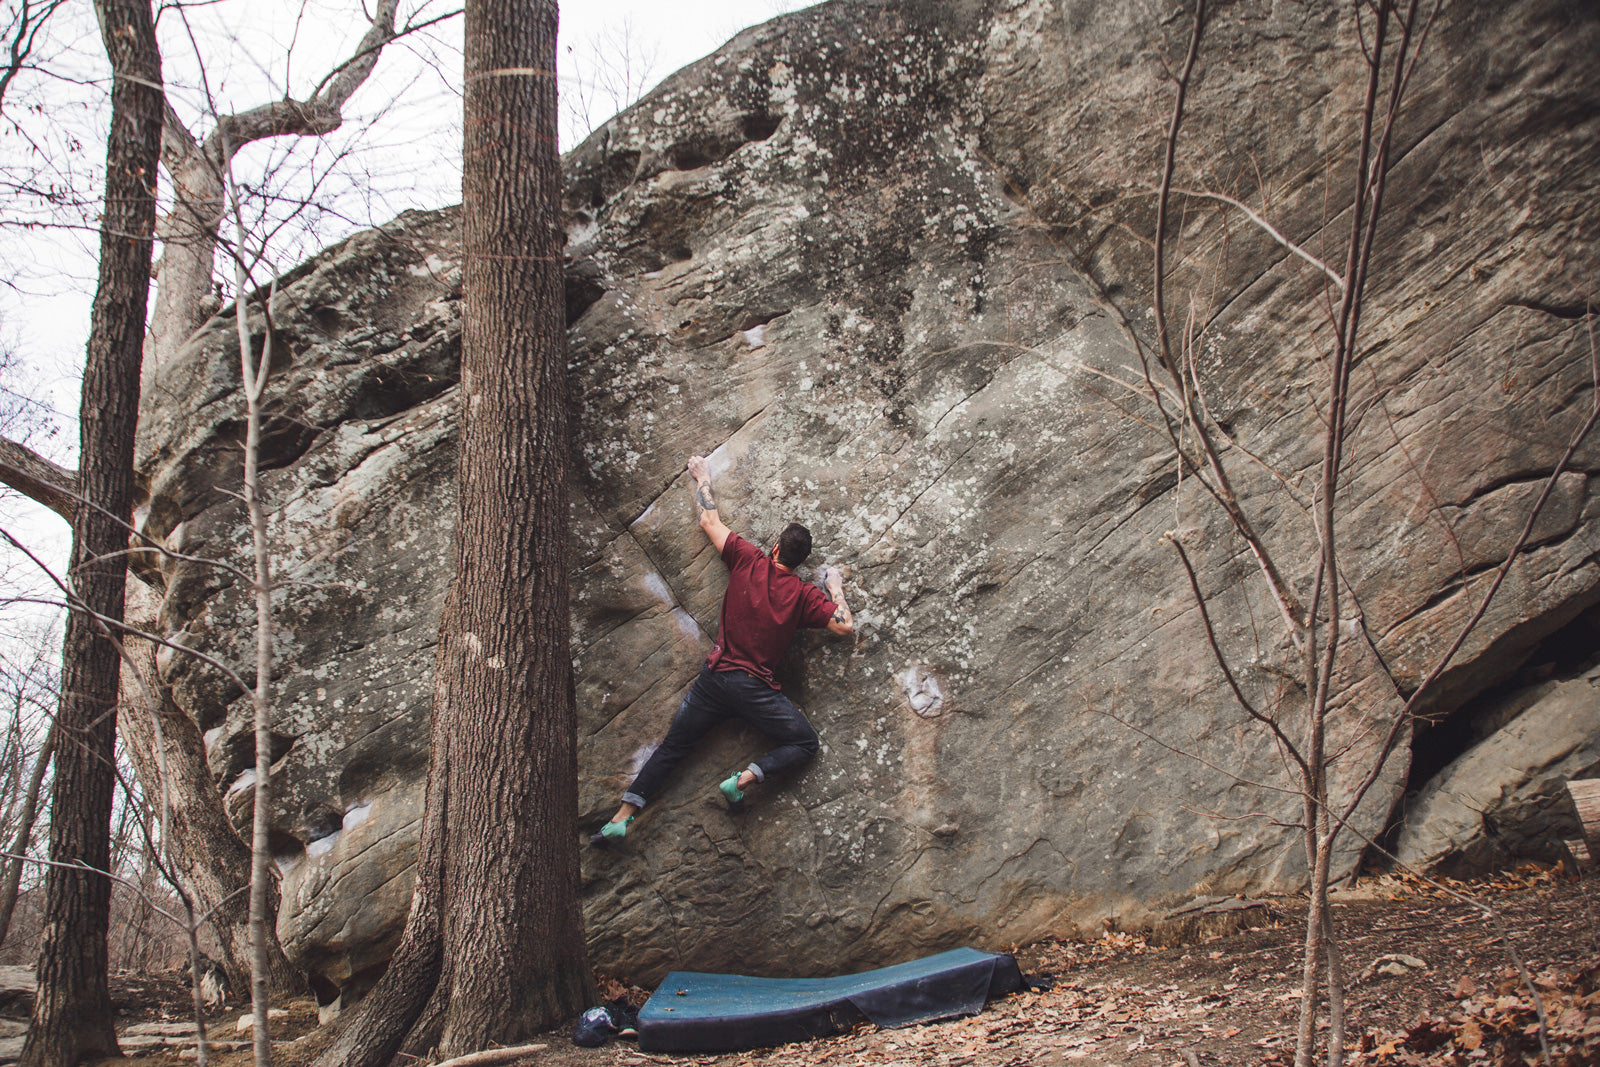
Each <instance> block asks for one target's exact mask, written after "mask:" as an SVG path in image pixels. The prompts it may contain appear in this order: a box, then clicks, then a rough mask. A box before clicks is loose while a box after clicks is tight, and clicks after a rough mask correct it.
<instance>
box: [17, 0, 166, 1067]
mask: <svg viewBox="0 0 1600 1067" xmlns="http://www.w3.org/2000/svg"><path fill="white" fill-rule="evenodd" d="M96 13H97V14H98V15H99V18H100V28H101V36H102V39H103V40H104V42H105V47H106V52H107V54H108V55H109V56H110V57H111V66H112V70H113V73H114V81H113V84H112V90H111V128H110V133H109V135H108V137H107V147H106V199H105V212H104V214H103V216H102V222H101V229H100V277H99V283H98V287H97V289H96V292H95V301H94V311H93V316H92V322H91V327H90V336H89V346H88V358H87V361H86V365H85V368H84V377H83V394H82V402H81V407H80V411H79V423H80V442H81V443H80V456H81V459H80V469H79V474H78V478H79V486H80V491H81V492H82V494H83V497H84V499H83V500H82V501H80V502H79V503H78V505H77V507H76V508H75V512H74V520H73V548H72V572H71V576H72V581H73V583H74V585H75V591H76V594H77V596H78V597H79V598H81V599H82V601H83V602H84V603H85V605H87V607H88V608H89V609H90V610H92V611H94V612H97V613H99V614H101V615H103V616H106V617H109V618H111V619H114V620H120V619H121V618H122V608H123V587H124V581H125V576H126V573H127V557H126V555H125V554H124V549H126V548H127V544H128V534H127V529H126V528H125V527H124V526H123V524H122V521H121V520H122V517H123V516H125V515H127V514H128V513H129V511H130V508H131V503H132V495H133V474H132V472H133V435H134V426H135V420H136V419H137V417H138V412H139V364H140V358H141V348H142V346H143V342H144V320H145V307H146V304H147V301H148V297H149V290H150V257H151V234H152V231H153V229H154V226H155V192H156V190H155V176H156V157H157V152H158V151H159V148H160V140H161V99H162V91H161V56H160V52H159V51H158V50H157V47H156V39H155V27H154V23H153V20H152V18H151V13H150V4H149V0H101V2H100V3H98V4H97V5H96ZM120 668H121V664H120V661H119V658H118V655H117V650H116V649H115V648H114V647H113V646H112V645H111V643H110V642H108V641H105V640H103V639H102V638H101V637H100V636H99V631H98V628H97V625H96V623H95V621H94V620H92V619H89V618H85V617H84V615H83V613H82V612H77V611H75V612H73V613H72V615H71V616H70V617H69V618H68V620H67V635H66V642H65V649H64V654H63V670H62V680H61V704H60V714H59V718H58V721H57V728H58V730H59V734H58V736H57V750H56V761H55V768H56V769H55V781H54V783H53V788H52V797H51V820H50V854H51V856H52V858H54V859H55V860H57V861H59V862H63V863H68V864H82V865H84V866H85V867H86V868H92V870H89V869H86V870H70V869H68V868H65V867H57V866H52V867H51V868H50V869H49V872H48V873H47V874H46V876H45V921H44V937H43V941H42V944H41V949H40V954H39V967H38V974H39V991H38V995H37V996H36V997H35V999H34V1009H33V1022H32V1025H31V1026H30V1027H29V1029H28V1040H27V1044H26V1045H25V1047H24V1048H23V1051H22V1059H21V1062H22V1064H23V1065H24V1067H44V1065H57V1064H73V1063H77V1062H79V1061H80V1060H83V1059H89V1058H99V1057H107V1056H118V1055H120V1051H119V1050H118V1048H117V1035H116V1032H115V1030H113V1029H112V1025H111V997H110V993H109V991H108V989H107V986H106V964H107V960H106V927H107V923H108V921H109V907H110V896H111V894H110V888H111V883H110V882H109V881H108V880H107V879H106V876H105V875H104V874H101V873H98V872H100V871H104V870H105V869H106V867H107V864H108V863H109V861H110V843H109V840H108V833H109V829H110V816H111V796H112V790H113V787H114V784H115V781H116V778H115V767H114V764H113V762H112V761H113V760H114V758H115V757H114V753H113V743H114V740H115V736H116V714H117V712H116V709H117V680H118V676H119V674H120Z"/></svg>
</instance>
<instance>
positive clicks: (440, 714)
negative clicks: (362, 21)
mask: <svg viewBox="0 0 1600 1067" xmlns="http://www.w3.org/2000/svg"><path fill="white" fill-rule="evenodd" d="M555 41H556V5H555V2H554V0H469V3H468V4H467V9H466V56H467V61H466V65H467V71H466V86H467V89H466V138H465V144H464V171H463V178H462V219H463V224H464V227H463V228H464V242H463V243H464V255H463V260H464V263H465V284H464V287H463V306H464V310H463V314H462V342H461V351H462V355H461V406H462V408H461V409H462V431H461V435H462V446H461V459H460V474H459V490H458V508H459V512H458V518H457V525H456V574H455V583H454V585H453V586H452V588H451V593H450V600H449V603H448V604H447V606H446V608H445V613H444V618H443V620H442V622H441V625H440V640H439V659H438V674H437V680H436V683H435V688H434V699H433V726H432V740H433V742H434V748H433V752H432V763H431V765H430V767H429V778H428V817H427V819H426V820H425V823H424V829H423V842H422V854H421V856H420V857H419V861H418V883H417V890H416V894H415V896H414V897H413V899H412V910H411V917H410V920H409V922H408V925H407V930H406V936H405V940H404V941H403V942H402V946H401V952H400V954H399V955H397V957H396V959H395V961H394V963H393V964H391V965H390V968H389V971H388V972H387V973H386V974H385V976H384V979H383V980H382V981H381V982H380V983H379V984H378V986H377V988H376V989H374V991H373V993H372V995H371V996H370V997H369V1003H368V1004H367V1005H365V1006H364V1010H363V1011H362V1012H361V1013H360V1014H359V1015H357V1016H355V1017H354V1019H353V1020H352V1024H351V1028H350V1029H349V1030H348V1031H347V1032H346V1033H345V1034H344V1035H342V1037H341V1040H340V1042H339V1043H338V1044H336V1045H335V1046H334V1047H333V1048H332V1049H330V1050H329V1052H328V1053H327V1054H326V1055H325V1056H324V1057H323V1059H322V1060H321V1061H320V1062H321V1064H322V1065H325V1067H333V1065H335V1064H343V1065H344V1067H377V1065H378V1064H381V1063H383V1062H386V1061H387V1059H388V1058H389V1057H390V1056H391V1055H392V1054H393V1051H394V1050H395V1049H397V1048H398V1047H399V1042H400V1041H401V1040H403V1035H404V1034H405V1032H406V1031H408V1030H413V1029H414V1028H415V1029H417V1030H419V1031H431V1030H432V1028H433V1027H434V1026H435V1025H437V1026H438V1027H439V1050H440V1052H441V1053H442V1054H443V1055H446V1056H453V1055H458V1054H461V1053H464V1052H469V1051H473V1050H476V1049H480V1048H483V1047H485V1046H487V1045H488V1044H490V1043H491V1042H495V1043H502V1044H515V1043H518V1042H521V1041H524V1040H526V1039H528V1038H530V1037H532V1036H533V1035H535V1034H538V1033H539V1032H540V1031H541V1030H543V1029H546V1028H548V1027H549V1026H551V1025H553V1024H555V1023H556V1022H558V1021H560V1020H561V1019H563V1018H564V1017H568V1016H570V1015H571V1014H573V1013H575V1012H576V1011H577V1010H578V1009H579V1008H581V1007H582V1006H583V1004H584V1003H585V1002H586V1001H587V1000H589V999H591V998H592V996H593V976H592V975H591V974H590V972H589V968H588V964H587V959H586V954H585V947H584V941H583V928H582V914H581V911H580V909H579V899H578V857H577V841H578V837H577V834H576V832H575V831H576V823H577V795H576V783H577V758H576V719H575V713H574V708H573V693H572V661H571V654H570V651H569V626H570V621H569V615H568V611H569V608H568V599H567V597H568V590H567V544H568V542H567V489H566V482H567V462H568V447H569V446H568V441H567V427H566V360H565V330H564V324H563V318H562V296H561V292H562V289H561V285H562V282H561V240H562V239H561V227H560V225H559V219H560V181H561V172H560V169H559V168H560V160H559V157H558V156H557V152H556V128H555V127H556V93H555ZM419 1017H421V1019H422V1024H419V1023H418V1018H419ZM397 1034H398V1035H400V1036H396V1035H397ZM430 1037H431V1033H427V1032H416V1033H413V1034H412V1038H413V1040H414V1042H416V1044H413V1046H412V1047H413V1048H415V1047H417V1045H418V1044H420V1043H421V1042H424V1041H427V1040H428V1039H429V1038H430Z"/></svg>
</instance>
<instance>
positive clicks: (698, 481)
mask: <svg viewBox="0 0 1600 1067" xmlns="http://www.w3.org/2000/svg"><path fill="white" fill-rule="evenodd" d="M689 477H690V478H692V479H693V480H694V506H695V509H696V510H697V511H699V513H700V529H702V530H704V531H705V532H706V536H707V537H709V538H711V545H712V547H713V548H715V549H716V550H717V552H718V554H720V553H721V552H722V546H723V545H725V544H727V543H728V535H729V534H731V533H732V532H733V531H732V530H730V529H728V524H727V523H725V522H723V521H722V516H721V515H718V514H717V498H716V496H715V495H713V493H712V492H711V465H710V464H709V463H707V462H706V461H705V457H703V456H690V457H689Z"/></svg>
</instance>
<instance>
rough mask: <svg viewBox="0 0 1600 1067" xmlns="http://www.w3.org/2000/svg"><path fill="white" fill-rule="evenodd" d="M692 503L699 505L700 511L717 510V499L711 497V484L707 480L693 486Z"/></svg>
mask: <svg viewBox="0 0 1600 1067" xmlns="http://www.w3.org/2000/svg"><path fill="white" fill-rule="evenodd" d="M694 502H695V503H696V504H699V505H700V510H701V511H716V510H717V498H716V497H714V496H712V495H711V482H710V481H709V480H707V481H704V482H701V483H699V484H698V485H696V486H695V488H694Z"/></svg>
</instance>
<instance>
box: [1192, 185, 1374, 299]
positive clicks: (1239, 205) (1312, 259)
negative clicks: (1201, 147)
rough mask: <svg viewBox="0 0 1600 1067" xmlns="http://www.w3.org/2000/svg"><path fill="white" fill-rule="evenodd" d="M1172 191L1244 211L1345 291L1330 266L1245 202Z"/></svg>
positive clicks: (1196, 192)
mask: <svg viewBox="0 0 1600 1067" xmlns="http://www.w3.org/2000/svg"><path fill="white" fill-rule="evenodd" d="M1172 191H1173V192H1174V193H1177V194H1178V195H1179V196H1193V197H1198V198H1200V199H1203V200H1216V201H1218V202H1220V203H1223V204H1227V205H1228V206H1230V207H1233V208H1236V209H1238V210H1239V211H1242V212H1243V213H1244V214H1245V216H1246V217H1247V218H1248V219H1249V220H1250V221H1251V222H1253V223H1255V224H1256V225H1257V226H1259V227H1260V228H1261V229H1262V230H1263V231H1264V232H1265V233H1266V234H1267V236H1269V237H1271V238H1272V239H1273V240H1274V241H1277V242H1278V243H1279V244H1280V245H1282V246H1283V247H1284V249H1286V250H1287V251H1288V252H1290V253H1292V254H1293V255H1296V256H1299V257H1300V258H1301V259H1303V260H1305V261H1306V262H1307V263H1309V264H1311V265H1312V266H1313V267H1315V268H1316V269H1317V270H1319V271H1321V272H1322V273H1323V274H1325V275H1327V277H1328V280H1329V281H1331V282H1333V284H1334V285H1336V286H1338V287H1339V289H1340V290H1341V291H1342V290H1343V289H1344V279H1343V278H1341V277H1339V275H1338V273H1337V272H1336V271H1335V270H1334V269H1333V268H1332V267H1330V266H1328V265H1327V264H1326V263H1324V262H1322V260H1320V259H1318V258H1317V257H1316V256H1313V255H1312V254H1311V253H1310V252H1307V251H1306V250H1305V249H1304V248H1301V247H1300V246H1299V245H1297V244H1295V243H1294V242H1293V241H1291V240H1289V239H1288V238H1287V237H1285V236H1284V235H1283V234H1282V232H1280V231H1279V230H1278V228H1277V227H1276V226H1274V225H1272V223H1270V222H1268V221H1267V220H1266V219H1264V218H1262V217H1261V216H1260V215H1258V214H1256V212H1255V210H1254V209H1252V208H1251V207H1250V206H1249V205H1248V204H1246V203H1244V202H1243V201H1240V200H1235V199H1234V198H1233V197H1231V196H1227V195H1225V194H1223V193H1211V192H1205V191H1203V190H1200V189H1174V190H1172Z"/></svg>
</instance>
